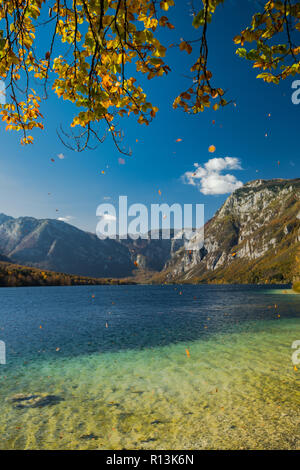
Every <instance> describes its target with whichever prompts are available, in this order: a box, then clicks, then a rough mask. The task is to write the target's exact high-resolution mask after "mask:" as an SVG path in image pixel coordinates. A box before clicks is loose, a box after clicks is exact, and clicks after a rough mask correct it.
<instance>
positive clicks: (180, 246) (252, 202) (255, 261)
mask: <svg viewBox="0 0 300 470" xmlns="http://www.w3.org/2000/svg"><path fill="white" fill-rule="evenodd" d="M197 236H198V235H197V234H196V235H195V239H196V241H197ZM298 252H299V258H300V178H296V179H291V180H286V179H281V178H276V179H271V180H264V179H258V180H253V181H250V182H248V183H246V184H245V185H244V186H243V187H241V188H239V189H237V190H236V191H234V192H233V193H232V194H231V195H230V196H229V197H228V198H227V199H226V201H225V202H224V204H223V205H222V206H221V207H220V208H219V209H218V210H217V211H216V213H215V215H214V217H212V219H210V220H209V221H208V222H207V223H206V224H205V241H204V246H203V247H202V248H201V249H200V250H198V251H192V252H189V251H187V250H186V249H185V247H184V243H183V241H182V240H178V239H176V238H175V237H173V238H171V239H170V240H163V239H162V238H160V239H158V240H153V239H149V238H148V239H146V240H143V239H137V240H132V239H130V238H128V239H127V240H99V239H98V238H97V236H96V235H94V234H92V233H89V232H84V231H82V230H80V229H79V228H77V227H74V226H73V225H71V224H68V223H66V222H63V221H58V220H53V219H35V218H33V217H19V218H16V219H15V218H13V217H10V216H7V215H5V214H0V257H1V256H2V257H4V261H7V260H9V261H11V262H13V263H18V264H24V265H25V266H33V267H36V268H40V269H48V270H53V271H59V272H63V273H68V274H75V275H82V276H92V277H97V278H99V277H119V278H121V277H123V278H133V279H134V280H135V281H137V282H142V283H156V282H175V283H176V282H180V283H181V282H191V283H198V282H208V283H211V282H213V283H218V282H223V283H234V282H240V283H260V282H274V283H280V282H282V283H286V282H292V281H293V279H297V276H300V264H298V262H297V256H298V255H297V253H298Z"/></svg>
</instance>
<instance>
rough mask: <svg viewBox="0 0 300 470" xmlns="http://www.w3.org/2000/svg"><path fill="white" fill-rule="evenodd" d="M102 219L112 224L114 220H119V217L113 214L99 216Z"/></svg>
mask: <svg viewBox="0 0 300 470" xmlns="http://www.w3.org/2000/svg"><path fill="white" fill-rule="evenodd" d="M98 215H99V216H100V217H102V220H107V222H110V221H112V220H117V217H116V216H115V215H112V214H107V213H106V214H98Z"/></svg>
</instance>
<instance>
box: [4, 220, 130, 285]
mask: <svg viewBox="0 0 300 470" xmlns="http://www.w3.org/2000/svg"><path fill="white" fill-rule="evenodd" d="M0 253H1V255H3V256H4V257H8V258H9V259H10V260H11V261H12V262H14V263H18V264H22V265H25V266H32V267H37V268H41V269H48V270H53V271H59V272H64V273H68V274H77V275H82V276H91V277H124V276H128V275H130V274H131V272H132V271H133V270H134V269H136V267H135V265H134V263H133V262H132V260H131V256H130V253H129V251H128V249H127V248H126V247H125V246H123V245H122V244H120V243H119V242H117V241H115V240H99V239H98V237H97V236H96V235H93V234H91V233H87V232H84V231H82V230H79V229H78V228H76V227H74V226H72V225H69V224H66V223H65V222H62V221H58V220H51V219H43V220H38V219H34V218H32V217H19V218H17V219H14V218H13V217H8V216H5V215H4V214H1V215H0Z"/></svg>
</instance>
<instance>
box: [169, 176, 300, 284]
mask: <svg viewBox="0 0 300 470" xmlns="http://www.w3.org/2000/svg"><path fill="white" fill-rule="evenodd" d="M299 210H300V179H294V180H283V179H273V180H256V181H251V182H249V183H247V184H245V185H244V186H243V187H242V188H240V189H238V190H236V191H235V192H234V193H233V194H231V195H230V196H229V197H228V199H227V200H226V201H225V203H224V204H223V206H222V207H221V208H220V209H219V210H218V211H217V212H216V214H215V216H214V217H213V218H212V219H211V220H210V221H209V222H208V223H207V224H206V226H205V242H204V247H203V248H202V249H201V250H200V251H193V252H191V253H189V252H187V251H186V250H184V249H181V250H179V251H178V252H177V253H176V254H175V255H173V256H172V258H171V259H170V260H169V261H168V262H167V263H166V266H165V278H166V279H167V280H169V281H170V280H175V279H176V280H182V281H189V280H193V281H200V282H201V281H203V282H205V281H209V282H210V281H215V282H218V281H220V282H221V281H226V282H239V281H240V282H264V281H265V280H269V281H272V282H276V281H278V282H284V281H287V282H290V281H291V280H292V279H293V276H294V275H295V274H296V270H297V265H296V261H295V259H296V253H297V251H298V249H299V242H300V215H299Z"/></svg>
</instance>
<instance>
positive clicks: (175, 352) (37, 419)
mask: <svg viewBox="0 0 300 470" xmlns="http://www.w3.org/2000/svg"><path fill="white" fill-rule="evenodd" d="M283 291H284V289H277V290H274V289H269V288H266V287H252V286H182V287H180V286H97V287H95V286H93V287H86V286H84V287H57V288H55V287H53V288H18V289H1V290H0V340H3V341H5V342H6V346H7V365H6V366H3V365H2V366H1V365H0V398H1V399H0V449H72V448H73V449H123V448H126V449H140V448H145V449H214V448H222V449H241V448H253V449H257V448H265V449H271V448H272V449H274V448H281V449H285V448H290V449H295V448H298V449H299V448H300V421H299V416H300V407H299V405H300V388H299V385H300V368H299V371H295V370H294V368H293V365H292V361H291V354H292V352H293V350H292V349H291V344H292V342H293V341H295V340H298V339H300V296H299V295H298V296H297V295H290V294H287V295H283ZM93 296H94V297H93ZM186 349H187V350H188V351H189V354H190V357H188V355H187V354H186Z"/></svg>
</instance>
